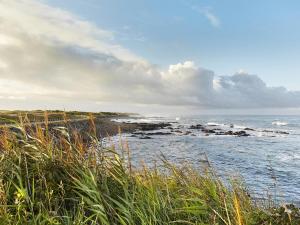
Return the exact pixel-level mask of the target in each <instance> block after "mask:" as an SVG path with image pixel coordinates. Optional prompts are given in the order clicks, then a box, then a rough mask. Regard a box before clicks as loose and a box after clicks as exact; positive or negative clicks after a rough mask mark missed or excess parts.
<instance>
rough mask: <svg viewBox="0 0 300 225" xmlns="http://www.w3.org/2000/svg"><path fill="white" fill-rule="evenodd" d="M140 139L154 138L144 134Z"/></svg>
mask: <svg viewBox="0 0 300 225" xmlns="http://www.w3.org/2000/svg"><path fill="white" fill-rule="evenodd" d="M140 139H152V138H151V137H149V136H142V137H140Z"/></svg>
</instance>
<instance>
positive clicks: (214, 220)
mask: <svg viewBox="0 0 300 225" xmlns="http://www.w3.org/2000/svg"><path fill="white" fill-rule="evenodd" d="M45 118H46V121H45V123H44V124H36V125H34V126H33V125H28V123H27V121H26V120H25V121H24V120H21V121H20V123H18V124H15V125H14V126H12V127H11V128H8V127H3V128H2V130H1V132H0V150H1V155H0V223H1V224H78V225H79V224H107V225H108V224H117V225H118V224H120V225H126V224H132V225H133V224H137V225H143V224H144V225H149V224H166V225H167V224H199V225H200V224H202V225H204V224H209V225H211V224H220V225H221V224H225V225H242V224H266V225H267V224H268V225H269V224H278V225H279V224H280V225H284V224H289V225H291V224H292V225H296V224H300V219H299V215H300V214H299V210H298V209H297V208H295V207H294V206H292V205H290V206H284V207H280V208H265V207H262V206H260V207H259V206H257V204H255V202H253V200H252V199H251V198H250V196H249V194H248V193H247V191H246V190H245V188H244V187H243V186H242V185H241V184H239V183H238V182H234V181H233V182H232V184H231V186H230V187H226V186H225V185H224V184H223V183H222V182H221V181H220V180H219V179H218V178H217V177H216V176H215V175H214V173H213V172H212V171H207V172H206V173H199V172H198V171H196V170H194V169H193V168H191V167H188V166H182V167H178V166H175V165H172V164H171V163H169V162H168V161H166V160H163V166H162V167H155V168H152V169H149V168H147V167H146V166H144V167H143V168H141V169H135V168H133V167H132V165H131V162H130V151H129V150H128V148H127V147H126V143H120V145H121V146H125V147H123V148H122V149H123V151H122V152H120V153H119V154H118V153H117V152H116V151H115V150H114V148H113V147H111V148H104V147H102V146H101V140H98V139H97V134H96V129H95V124H94V122H93V119H92V117H91V120H90V124H91V126H90V131H89V137H90V139H89V141H85V142H84V141H83V139H82V134H80V133H78V132H76V131H75V130H68V128H66V127H67V126H60V127H56V128H53V129H49V128H48V122H47V118H48V116H47V114H46V115H45ZM66 122H67V121H66Z"/></svg>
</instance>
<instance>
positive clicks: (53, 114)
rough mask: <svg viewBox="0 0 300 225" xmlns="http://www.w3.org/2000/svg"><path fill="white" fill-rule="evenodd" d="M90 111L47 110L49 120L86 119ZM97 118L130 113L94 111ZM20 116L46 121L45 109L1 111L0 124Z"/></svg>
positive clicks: (30, 119)
mask: <svg viewBox="0 0 300 225" xmlns="http://www.w3.org/2000/svg"><path fill="white" fill-rule="evenodd" d="M90 114H91V113H89V112H79V111H68V112H65V111H60V110H52V111H48V112H47V120H48V121H49V122H60V121H63V120H64V119H65V118H66V117H67V118H68V119H69V120H85V119H88V118H89V115H90ZM93 115H94V116H95V117H97V118H106V117H121V116H128V115H129V114H128V113H115V112H98V113H93ZM19 117H23V118H25V117H26V118H27V120H28V122H43V121H44V111H42V110H34V111H20V110H16V111H0V125H4V124H12V123H16V122H18V121H19Z"/></svg>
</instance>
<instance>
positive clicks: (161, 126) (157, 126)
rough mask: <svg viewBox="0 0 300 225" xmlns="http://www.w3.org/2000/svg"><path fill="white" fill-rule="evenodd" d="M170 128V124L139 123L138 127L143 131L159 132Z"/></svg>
mask: <svg viewBox="0 0 300 225" xmlns="http://www.w3.org/2000/svg"><path fill="white" fill-rule="evenodd" d="M170 126H171V124H170V123H137V127H138V128H139V130H142V131H149V130H159V129H164V128H166V127H170Z"/></svg>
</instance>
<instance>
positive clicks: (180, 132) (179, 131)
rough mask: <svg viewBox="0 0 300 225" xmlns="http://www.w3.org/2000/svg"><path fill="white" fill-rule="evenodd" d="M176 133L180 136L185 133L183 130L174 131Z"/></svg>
mask: <svg viewBox="0 0 300 225" xmlns="http://www.w3.org/2000/svg"><path fill="white" fill-rule="evenodd" d="M174 132H175V133H178V134H182V133H183V131H181V130H174Z"/></svg>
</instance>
